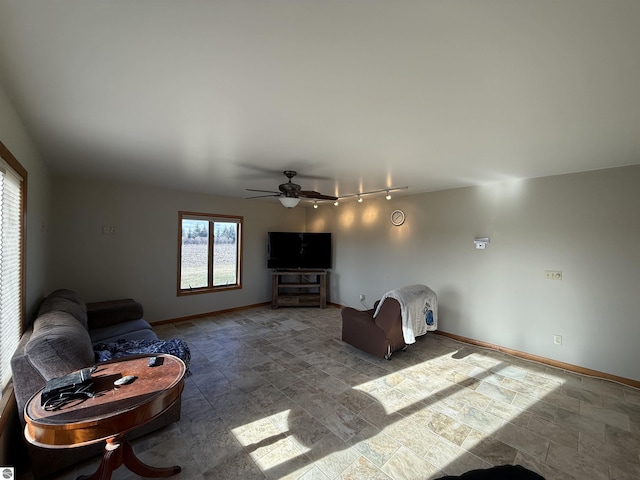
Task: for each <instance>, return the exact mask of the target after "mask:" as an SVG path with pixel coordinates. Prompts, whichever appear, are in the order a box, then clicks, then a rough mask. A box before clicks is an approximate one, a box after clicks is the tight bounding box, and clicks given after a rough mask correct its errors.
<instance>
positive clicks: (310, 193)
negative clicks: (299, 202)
mask: <svg viewBox="0 0 640 480" xmlns="http://www.w3.org/2000/svg"><path fill="white" fill-rule="evenodd" d="M298 195H299V196H301V197H304V198H314V199H316V200H337V199H338V197H334V196H332V195H324V194H322V193H320V192H315V191H313V190H301V191H300V192H299V193H298Z"/></svg>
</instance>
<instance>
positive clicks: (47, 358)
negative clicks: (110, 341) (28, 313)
mask: <svg viewBox="0 0 640 480" xmlns="http://www.w3.org/2000/svg"><path fill="white" fill-rule="evenodd" d="M25 353H26V354H27V355H28V357H29V359H30V361H31V363H32V364H33V366H34V367H35V368H36V369H38V371H39V372H40V374H41V375H42V377H43V378H44V379H45V380H51V379H52V378H56V377H60V376H62V375H66V374H68V373H71V372H73V371H75V370H79V369H81V368H85V367H89V366H91V365H93V363H94V353H93V346H92V344H91V338H90V337H89V333H88V332H87V330H86V329H85V328H84V327H83V326H82V325H81V324H80V322H78V321H77V320H76V319H75V318H74V317H73V316H71V315H68V314H65V313H61V312H51V313H45V314H44V315H41V316H40V317H38V319H37V320H36V322H35V324H34V329H33V334H32V335H31V338H29V342H28V343H27V344H26V346H25Z"/></svg>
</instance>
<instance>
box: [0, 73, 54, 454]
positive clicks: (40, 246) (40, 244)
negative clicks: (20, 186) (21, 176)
mask: <svg viewBox="0 0 640 480" xmlns="http://www.w3.org/2000/svg"><path fill="white" fill-rule="evenodd" d="M0 141H2V143H4V145H5V146H6V147H7V148H8V149H9V151H10V152H11V154H12V155H13V156H14V157H16V159H17V160H18V161H19V162H20V164H21V165H22V166H23V167H24V168H25V169H26V170H27V174H28V186H27V190H28V191H27V194H28V195H27V232H26V240H27V241H26V284H25V286H26V310H27V311H26V312H25V314H26V316H27V319H29V318H31V316H32V315H33V313H34V311H35V310H36V308H37V306H38V304H39V302H40V300H41V299H42V295H43V292H44V288H45V287H44V284H45V279H46V276H47V256H48V241H47V240H48V228H47V227H48V225H49V215H50V210H49V205H50V203H51V202H50V200H51V184H50V178H49V173H48V171H47V168H46V167H45V165H44V163H43V162H42V159H41V158H40V156H39V154H38V152H37V151H36V148H35V146H34V144H33V142H32V140H31V139H30V138H29V135H28V134H27V131H26V129H25V127H24V125H23V124H22V121H21V120H20V118H19V117H18V115H17V114H16V112H15V109H14V108H13V105H12V104H11V101H10V100H9V99H8V98H7V96H6V94H5V92H4V90H3V89H2V87H1V86H0ZM3 400H6V398H5V399H3ZM13 413H15V415H14V416H13V417H10V418H9V419H8V426H7V429H6V430H4V431H3V432H0V465H15V464H16V463H17V462H18V457H19V455H20V452H19V447H20V446H21V445H22V442H20V441H17V440H16V438H18V437H19V435H20V430H19V429H18V420H17V412H13ZM1 414H2V412H0V415H1ZM3 420H5V419H3Z"/></svg>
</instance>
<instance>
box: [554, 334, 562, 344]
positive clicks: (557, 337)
mask: <svg viewBox="0 0 640 480" xmlns="http://www.w3.org/2000/svg"><path fill="white" fill-rule="evenodd" d="M553 344H554V345H562V335H554V336H553Z"/></svg>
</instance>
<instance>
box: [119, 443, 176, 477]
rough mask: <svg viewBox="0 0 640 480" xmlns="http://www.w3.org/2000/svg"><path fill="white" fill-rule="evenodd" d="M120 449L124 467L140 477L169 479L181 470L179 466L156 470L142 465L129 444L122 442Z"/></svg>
mask: <svg viewBox="0 0 640 480" xmlns="http://www.w3.org/2000/svg"><path fill="white" fill-rule="evenodd" d="M122 449H123V454H124V466H125V467H127V468H128V469H129V470H131V471H132V472H133V473H137V474H138V475H140V476H141V477H152V478H157V477H170V476H171V475H175V474H176V473H180V471H181V470H182V468H180V465H174V466H173V467H166V468H158V467H152V466H150V465H147V464H146V463H143V462H142V461H141V460H140V459H139V458H138V457H136V454H135V452H134V451H133V447H131V444H130V443H129V442H127V441H124V442H122Z"/></svg>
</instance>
